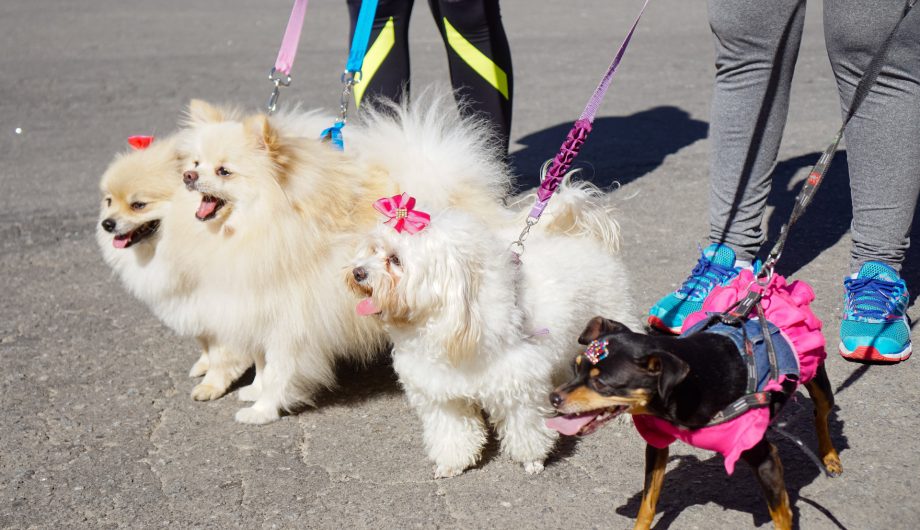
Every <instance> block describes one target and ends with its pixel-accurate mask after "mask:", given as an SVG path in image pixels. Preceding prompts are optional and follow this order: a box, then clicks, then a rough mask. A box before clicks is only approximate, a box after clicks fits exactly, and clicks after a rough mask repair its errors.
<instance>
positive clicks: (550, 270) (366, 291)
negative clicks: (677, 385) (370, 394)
mask: <svg viewBox="0 0 920 530" xmlns="http://www.w3.org/2000/svg"><path fill="white" fill-rule="evenodd" d="M602 200H603V198H602V197H601V196H600V194H599V192H597V190H596V188H593V187H592V186H590V185H588V184H584V183H582V184H571V183H568V182H566V183H564V184H563V185H562V186H560V188H559V190H558V192H557V195H556V197H555V198H554V199H553V201H552V202H551V203H550V206H549V208H548V209H547V212H546V214H545V215H544V220H543V222H542V223H541V224H540V225H537V228H535V229H534V233H533V234H532V235H531V236H530V238H529V240H528V241H527V247H526V253H525V254H524V255H523V257H522V259H521V260H520V261H518V260H517V258H516V255H514V254H512V253H511V252H510V251H509V242H510V241H512V240H513V238H514V237H515V236H516V235H517V231H518V230H519V229H520V225H516V226H514V228H513V229H511V228H499V229H496V228H495V225H494V223H492V224H490V223H485V222H483V221H481V220H478V219H475V218H473V217H472V216H470V215H467V214H465V213H463V212H458V211H455V210H448V211H443V212H441V213H439V214H435V215H433V216H432V218H431V222H430V225H429V226H427V227H424V228H422V229H421V230H420V231H418V232H417V233H415V234H412V235H410V233H408V232H405V231H404V232H402V233H398V232H397V231H396V230H394V229H393V228H392V227H391V226H390V225H391V224H393V223H391V222H390V223H388V224H386V225H381V226H378V227H377V228H376V229H375V230H374V231H373V232H372V233H371V235H370V236H369V237H368V238H366V239H365V241H364V243H363V244H362V246H361V247H360V248H361V250H360V251H359V254H358V257H356V258H355V259H354V260H353V262H352V263H353V266H352V268H351V269H350V270H348V271H347V274H346V282H347V284H348V286H349V287H350V288H351V290H352V291H354V292H355V293H356V294H358V295H359V296H360V297H362V298H363V299H362V300H361V301H360V302H359V303H358V306H357V312H358V313H359V314H363V315H375V316H376V318H374V319H375V320H378V321H380V322H381V323H382V324H383V326H384V328H385V330H386V331H387V333H388V335H389V337H390V339H391V340H392V342H393V345H394V348H393V366H394V368H395V369H396V372H397V373H398V375H399V380H400V382H401V384H402V386H403V387H404V388H405V391H406V395H407V397H408V400H409V403H410V404H411V405H412V407H413V408H414V409H415V410H416V412H417V413H418V415H419V417H420V418H421V420H422V425H423V434H424V443H425V447H426V450H427V452H428V456H429V458H430V459H431V460H432V461H433V462H434V463H435V472H434V473H435V477H451V476H455V475H458V474H460V473H462V472H463V471H464V470H465V469H467V468H469V467H470V466H472V465H473V464H474V463H475V462H476V461H477V459H478V458H479V455H480V453H481V450H482V447H483V445H484V444H485V442H486V437H487V431H486V424H485V422H484V421H483V416H482V411H483V410H484V411H485V412H486V413H487V414H488V418H489V422H490V423H491V424H492V425H493V426H494V428H495V430H496V433H497V436H498V438H499V440H500V442H501V448H502V451H503V452H504V453H506V454H507V455H509V456H510V457H511V458H512V459H513V460H514V461H517V462H520V463H522V464H523V466H524V469H525V470H526V471H527V472H528V473H538V472H540V471H541V470H542V469H543V461H544V460H545V458H546V456H547V454H548V452H549V451H550V450H551V448H552V447H553V445H554V443H555V440H556V437H557V434H556V433H555V432H553V431H552V430H550V429H548V428H547V427H546V426H545V425H544V415H545V413H546V412H547V410H546V409H547V408H548V404H547V403H546V400H547V395H548V394H547V392H549V391H551V390H552V388H553V379H554V377H555V378H558V376H560V375H564V374H565V370H566V369H567V366H568V362H569V361H570V360H571V359H572V357H573V356H574V355H575V354H576V353H577V352H579V351H580V346H579V345H578V342H577V338H578V335H579V333H581V331H582V328H583V324H584V322H585V321H586V319H590V318H591V317H593V316H594V315H597V314H604V313H605V312H609V313H611V314H615V315H617V318H622V319H625V320H626V321H627V322H630V323H633V324H637V323H638V321H637V320H636V318H635V317H634V315H633V303H632V300H631V297H630V294H629V288H628V281H627V277H626V272H625V270H624V268H623V265H622V264H621V263H620V261H619V259H618V258H617V257H616V255H615V250H616V247H617V241H618V227H617V225H616V223H615V222H614V221H613V220H612V218H611V217H609V215H608V209H607V208H606V207H605V206H604V205H603V203H602V202H601V201H602ZM417 207H418V208H419V209H424V207H425V206H424V203H423V201H421V200H419V201H418V202H417ZM410 208H411V206H410ZM525 211H526V210H525ZM403 215H405V214H403ZM410 217H411V211H410ZM552 232H557V233H555V234H554V233H552ZM558 232H567V233H558ZM544 328H545V330H544ZM541 330H544V331H541ZM547 331H548V332H547Z"/></svg>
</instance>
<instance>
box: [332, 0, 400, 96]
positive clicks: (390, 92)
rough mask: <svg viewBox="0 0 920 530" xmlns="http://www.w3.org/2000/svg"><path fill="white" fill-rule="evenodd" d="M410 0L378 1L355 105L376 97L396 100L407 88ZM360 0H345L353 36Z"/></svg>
mask: <svg viewBox="0 0 920 530" xmlns="http://www.w3.org/2000/svg"><path fill="white" fill-rule="evenodd" d="M413 1H414V0H380V2H379V3H378V5H377V13H376V15H375V16H374V25H373V30H372V31H371V37H370V39H369V41H368V49H367V55H366V56H365V58H364V67H363V68H362V70H361V81H360V82H359V83H358V84H357V85H355V89H354V95H355V105H356V106H360V105H361V102H362V101H365V100H367V99H373V98H377V97H385V98H389V99H394V100H399V99H400V98H401V97H402V96H403V92H404V91H408V89H409V17H410V16H411V14H412V4H413ZM360 9H361V0H348V17H349V19H350V24H351V26H350V28H351V29H350V31H349V34H348V43H349V46H350V45H351V39H352V38H353V37H354V33H355V24H356V23H357V22H358V12H359V11H360Z"/></svg>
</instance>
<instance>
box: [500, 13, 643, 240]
mask: <svg viewBox="0 0 920 530" xmlns="http://www.w3.org/2000/svg"><path fill="white" fill-rule="evenodd" d="M648 3H649V0H645V3H644V4H643V5H642V9H641V10H640V11H639V15H638V16H636V20H635V22H633V25H632V27H631V28H630V29H629V33H627V34H626V38H625V39H623V43H622V44H620V48H619V49H618V50H617V53H616V56H614V58H613V62H611V63H610V66H609V67H608V68H607V72H606V73H605V74H604V77H603V78H601V82H600V83H599V84H598V85H597V88H595V89H594V93H593V94H592V95H591V98H590V99H588V104H587V105H586V106H585V110H584V112H582V113H581V116H580V117H579V118H578V120H576V121H575V123H574V124H573V125H572V129H571V130H570V131H569V134H568V136H566V138H565V141H564V142H562V146H561V147H560V148H559V152H558V153H557V154H556V157H555V158H553V159H552V161H551V162H548V163H547V164H548V166H549V169H548V170H547V171H546V175H545V176H544V177H543V181H542V182H541V183H540V188H539V189H538V190H537V200H536V202H534V205H533V207H532V208H531V210H530V216H529V217H528V219H527V226H526V227H525V228H524V231H523V232H521V236H520V238H518V240H517V241H515V242H514V243H512V245H511V246H512V249H515V252H516V253H520V252H523V250H524V239H525V238H526V237H527V233H528V232H530V228H531V227H532V226H533V225H535V224H537V221H539V220H540V216H541V215H543V210H544V209H545V208H546V205H547V204H548V203H549V200H550V199H551V198H552V196H553V193H555V192H556V188H558V187H559V183H560V182H562V178H563V177H564V176H565V174H566V172H567V171H568V170H569V168H570V167H571V166H572V162H573V161H574V160H575V157H576V156H578V152H579V151H581V146H582V145H584V143H585V140H586V139H587V138H588V134H589V133H590V132H591V127H592V124H593V123H594V117H595V116H596V115H597V109H598V107H600V105H601V102H602V101H603V100H604V95H605V94H606V93H607V89H608V88H610V82H611V81H613V75H614V74H615V73H616V71H617V67H619V66H620V61H621V60H622V59H623V55H624V54H625V53H626V48H628V47H629V42H630V40H632V36H633V33H635V31H636V27H637V26H638V25H639V20H640V19H641V18H642V14H643V13H645V8H646V7H648ZM544 168H546V166H544ZM518 251H520V252H518Z"/></svg>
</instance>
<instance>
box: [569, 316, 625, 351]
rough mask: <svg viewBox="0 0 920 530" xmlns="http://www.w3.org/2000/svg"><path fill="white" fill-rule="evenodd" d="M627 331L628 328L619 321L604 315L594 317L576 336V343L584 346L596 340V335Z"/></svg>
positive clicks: (601, 335)
mask: <svg viewBox="0 0 920 530" xmlns="http://www.w3.org/2000/svg"><path fill="white" fill-rule="evenodd" d="M624 331H629V328H628V327H626V326H625V325H623V324H620V323H619V322H616V321H614V320H610V319H609V318H604V317H594V318H592V319H591V321H590V322H588V325H587V326H585V330H584V331H582V332H581V335H580V336H579V337H578V343H579V344H582V345H584V346H587V345H588V344H591V341H593V340H597V339H598V337H603V336H604V335H610V334H613V333H622V332H624Z"/></svg>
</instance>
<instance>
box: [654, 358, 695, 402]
mask: <svg viewBox="0 0 920 530" xmlns="http://www.w3.org/2000/svg"><path fill="white" fill-rule="evenodd" d="M645 370H646V371H647V372H648V373H649V374H650V375H653V376H657V377H658V394H659V395H660V396H661V399H662V401H665V402H667V400H668V398H669V397H670V396H671V391H672V390H674V387H675V386H677V385H678V384H680V382H681V381H683V380H684V379H686V378H687V374H689V373H690V366H689V365H688V364H687V363H686V362H684V361H683V360H682V359H680V358H678V357H676V356H674V355H672V354H670V353H668V352H666V351H664V350H658V351H654V352H652V353H650V354H648V356H647V357H646V358H645Z"/></svg>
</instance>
